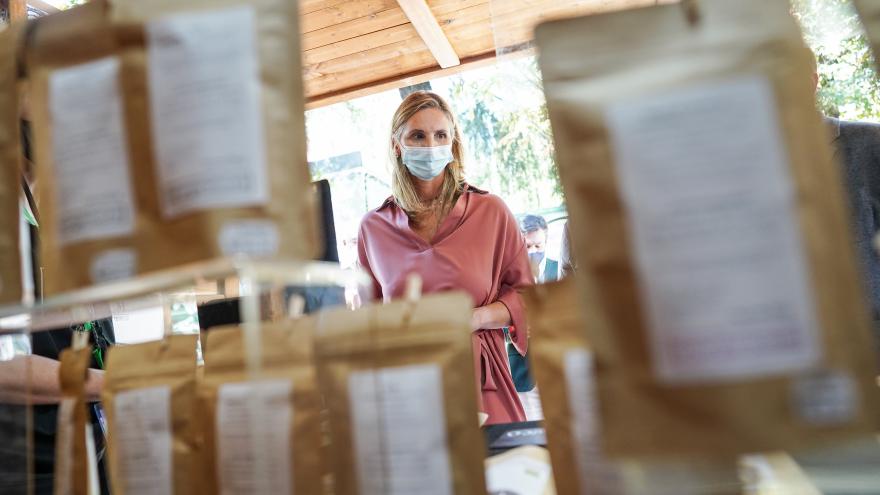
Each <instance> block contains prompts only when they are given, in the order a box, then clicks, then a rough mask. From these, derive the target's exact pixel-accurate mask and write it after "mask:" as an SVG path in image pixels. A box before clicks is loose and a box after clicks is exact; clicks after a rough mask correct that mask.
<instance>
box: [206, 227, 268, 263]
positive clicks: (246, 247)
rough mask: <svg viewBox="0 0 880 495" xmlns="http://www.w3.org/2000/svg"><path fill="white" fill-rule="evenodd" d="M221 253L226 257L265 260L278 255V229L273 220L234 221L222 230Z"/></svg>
mask: <svg viewBox="0 0 880 495" xmlns="http://www.w3.org/2000/svg"><path fill="white" fill-rule="evenodd" d="M218 240H219V243H220V251H221V252H222V253H223V255H224V256H235V255H242V254H243V255H247V256H252V257H255V258H263V257H268V256H273V255H275V254H278V245H279V243H280V241H279V236H278V227H277V226H276V225H275V222H272V221H271V220H234V221H230V222H226V223H225V224H223V227H221V228H220V238H219V239H218Z"/></svg>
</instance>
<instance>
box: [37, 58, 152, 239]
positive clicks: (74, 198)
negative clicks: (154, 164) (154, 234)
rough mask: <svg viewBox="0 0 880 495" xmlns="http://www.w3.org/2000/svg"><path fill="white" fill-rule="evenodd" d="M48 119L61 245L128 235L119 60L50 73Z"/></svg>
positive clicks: (130, 208) (129, 201) (129, 199)
mask: <svg viewBox="0 0 880 495" xmlns="http://www.w3.org/2000/svg"><path fill="white" fill-rule="evenodd" d="M48 104H49V114H50V120H51V127H52V129H51V133H50V134H51V139H52V157H53V162H54V173H55V181H56V184H55V196H54V197H55V203H56V205H55V211H56V214H57V216H58V241H59V243H60V244H61V245H65V244H71V243H74V242H81V241H87V240H97V239H105V238H110V237H119V236H125V235H129V234H131V233H132V232H134V224H135V220H134V218H135V209H134V197H133V194H132V190H131V177H130V172H129V162H128V149H127V144H126V136H125V120H124V117H123V111H122V96H121V92H120V88H119V59H117V58H116V57H108V58H102V59H100V60H96V61H94V62H89V63H87V64H81V65H74V66H72V67H67V68H64V69H57V70H54V71H52V73H51V75H50V76H49V102H48Z"/></svg>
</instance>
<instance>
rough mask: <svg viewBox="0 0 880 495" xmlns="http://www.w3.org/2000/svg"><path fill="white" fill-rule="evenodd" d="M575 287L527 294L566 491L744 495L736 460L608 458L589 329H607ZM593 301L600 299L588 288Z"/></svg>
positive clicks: (569, 283)
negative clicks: (603, 446) (582, 301)
mask: <svg viewBox="0 0 880 495" xmlns="http://www.w3.org/2000/svg"><path fill="white" fill-rule="evenodd" d="M576 289H577V288H576V286H575V281H574V280H572V279H564V280H562V281H560V282H554V283H549V284H541V285H536V286H533V287H529V288H528V289H527V290H526V292H525V293H524V294H523V298H524V300H525V302H526V309H527V311H528V317H529V334H530V339H529V349H530V350H529V356H530V357H531V363H532V364H531V368H532V370H533V372H534V373H535V377H536V378H537V379H538V380H540V383H542V384H545V385H543V386H542V387H541V403H542V405H543V410H544V429H545V430H546V432H547V450H548V451H549V452H550V458H551V460H552V463H553V477H554V479H555V482H556V488H557V491H558V492H559V493H571V494H578V493H580V494H584V495H587V494H590V495H593V494H597V495H603V494H608V495H637V494H646V495H647V494H651V495H660V494H669V495H683V494H687V493H694V494H697V493H700V494H704V493H712V494H715V495H718V494H723V493H729V494H737V495H738V494H740V493H742V489H741V483H740V480H739V476H738V472H737V463H736V460H735V459H725V460H724V461H720V462H717V463H711V464H710V463H705V462H701V461H700V460H699V459H686V460H670V459H668V458H662V459H660V458H658V459H652V460H651V462H644V461H642V462H635V461H632V460H613V461H612V460H608V459H606V458H605V457H604V456H603V454H602V452H601V448H600V437H601V436H602V425H601V423H600V419H599V407H600V405H599V403H598V400H597V398H596V390H595V383H594V380H595V378H594V374H595V370H594V369H593V364H594V363H593V361H594V358H593V353H592V350H591V348H590V346H589V344H588V342H587V340H586V334H585V327H586V326H588V325H601V324H603V323H602V322H601V321H599V320H598V318H597V316H598V315H596V314H595V313H589V314H586V315H582V314H581V311H580V306H579V303H580V301H579V299H578V298H579V293H578V292H577V290H576ZM588 290H589V291H590V292H588V293H587V294H585V297H586V298H588V299H590V300H592V299H594V298H595V297H596V294H595V291H594V289H593V288H592V287H588Z"/></svg>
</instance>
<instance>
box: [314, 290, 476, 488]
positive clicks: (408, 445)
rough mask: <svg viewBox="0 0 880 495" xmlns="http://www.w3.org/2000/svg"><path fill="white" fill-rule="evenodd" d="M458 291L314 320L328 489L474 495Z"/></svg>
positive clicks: (465, 335) (470, 373) (468, 383)
mask: <svg viewBox="0 0 880 495" xmlns="http://www.w3.org/2000/svg"><path fill="white" fill-rule="evenodd" d="M472 311H473V304H472V301H471V299H470V297H468V296H466V295H464V294H461V293H447V294H440V295H431V296H426V297H424V298H423V299H421V300H419V301H417V302H393V303H390V304H387V305H384V306H379V305H375V306H366V307H364V308H362V309H360V310H358V311H353V312H352V311H346V310H332V311H328V312H326V313H321V314H320V315H319V316H318V318H319V319H318V337H317V340H316V356H317V359H318V380H319V383H320V385H321V392H322V395H323V396H324V401H325V405H326V407H327V409H328V411H329V415H330V429H331V436H332V452H333V454H332V459H333V470H334V477H335V480H334V481H335V491H336V493H345V494H349V495H355V494H360V495H373V494H381V493H421V492H428V491H431V492H436V493H459V494H465V493H468V494H470V493H484V492H485V485H484V483H483V478H484V476H483V456H484V452H485V446H484V443H483V441H482V435H481V433H480V430H479V428H478V426H477V419H476V418H477V401H476V393H475V382H474V370H473V366H474V365H473V354H472V351H471V334H470V318H471V313H472Z"/></svg>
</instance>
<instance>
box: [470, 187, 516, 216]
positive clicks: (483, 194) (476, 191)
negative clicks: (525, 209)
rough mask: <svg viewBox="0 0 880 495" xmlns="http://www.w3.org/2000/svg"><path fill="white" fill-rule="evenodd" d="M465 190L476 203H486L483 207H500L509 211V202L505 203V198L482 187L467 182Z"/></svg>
mask: <svg viewBox="0 0 880 495" xmlns="http://www.w3.org/2000/svg"><path fill="white" fill-rule="evenodd" d="M464 191H465V193H466V194H468V195H469V196H470V201H472V202H473V203H474V204H478V205H481V206H483V205H484V206H483V207H489V208H498V209H502V210H504V211H508V208H507V203H505V202H504V200H503V199H501V198H500V197H499V196H497V195H495V194H492V193H490V192H489V191H487V190H485V189H480V188H478V187H475V186H472V185H470V184H465V188H464Z"/></svg>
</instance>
